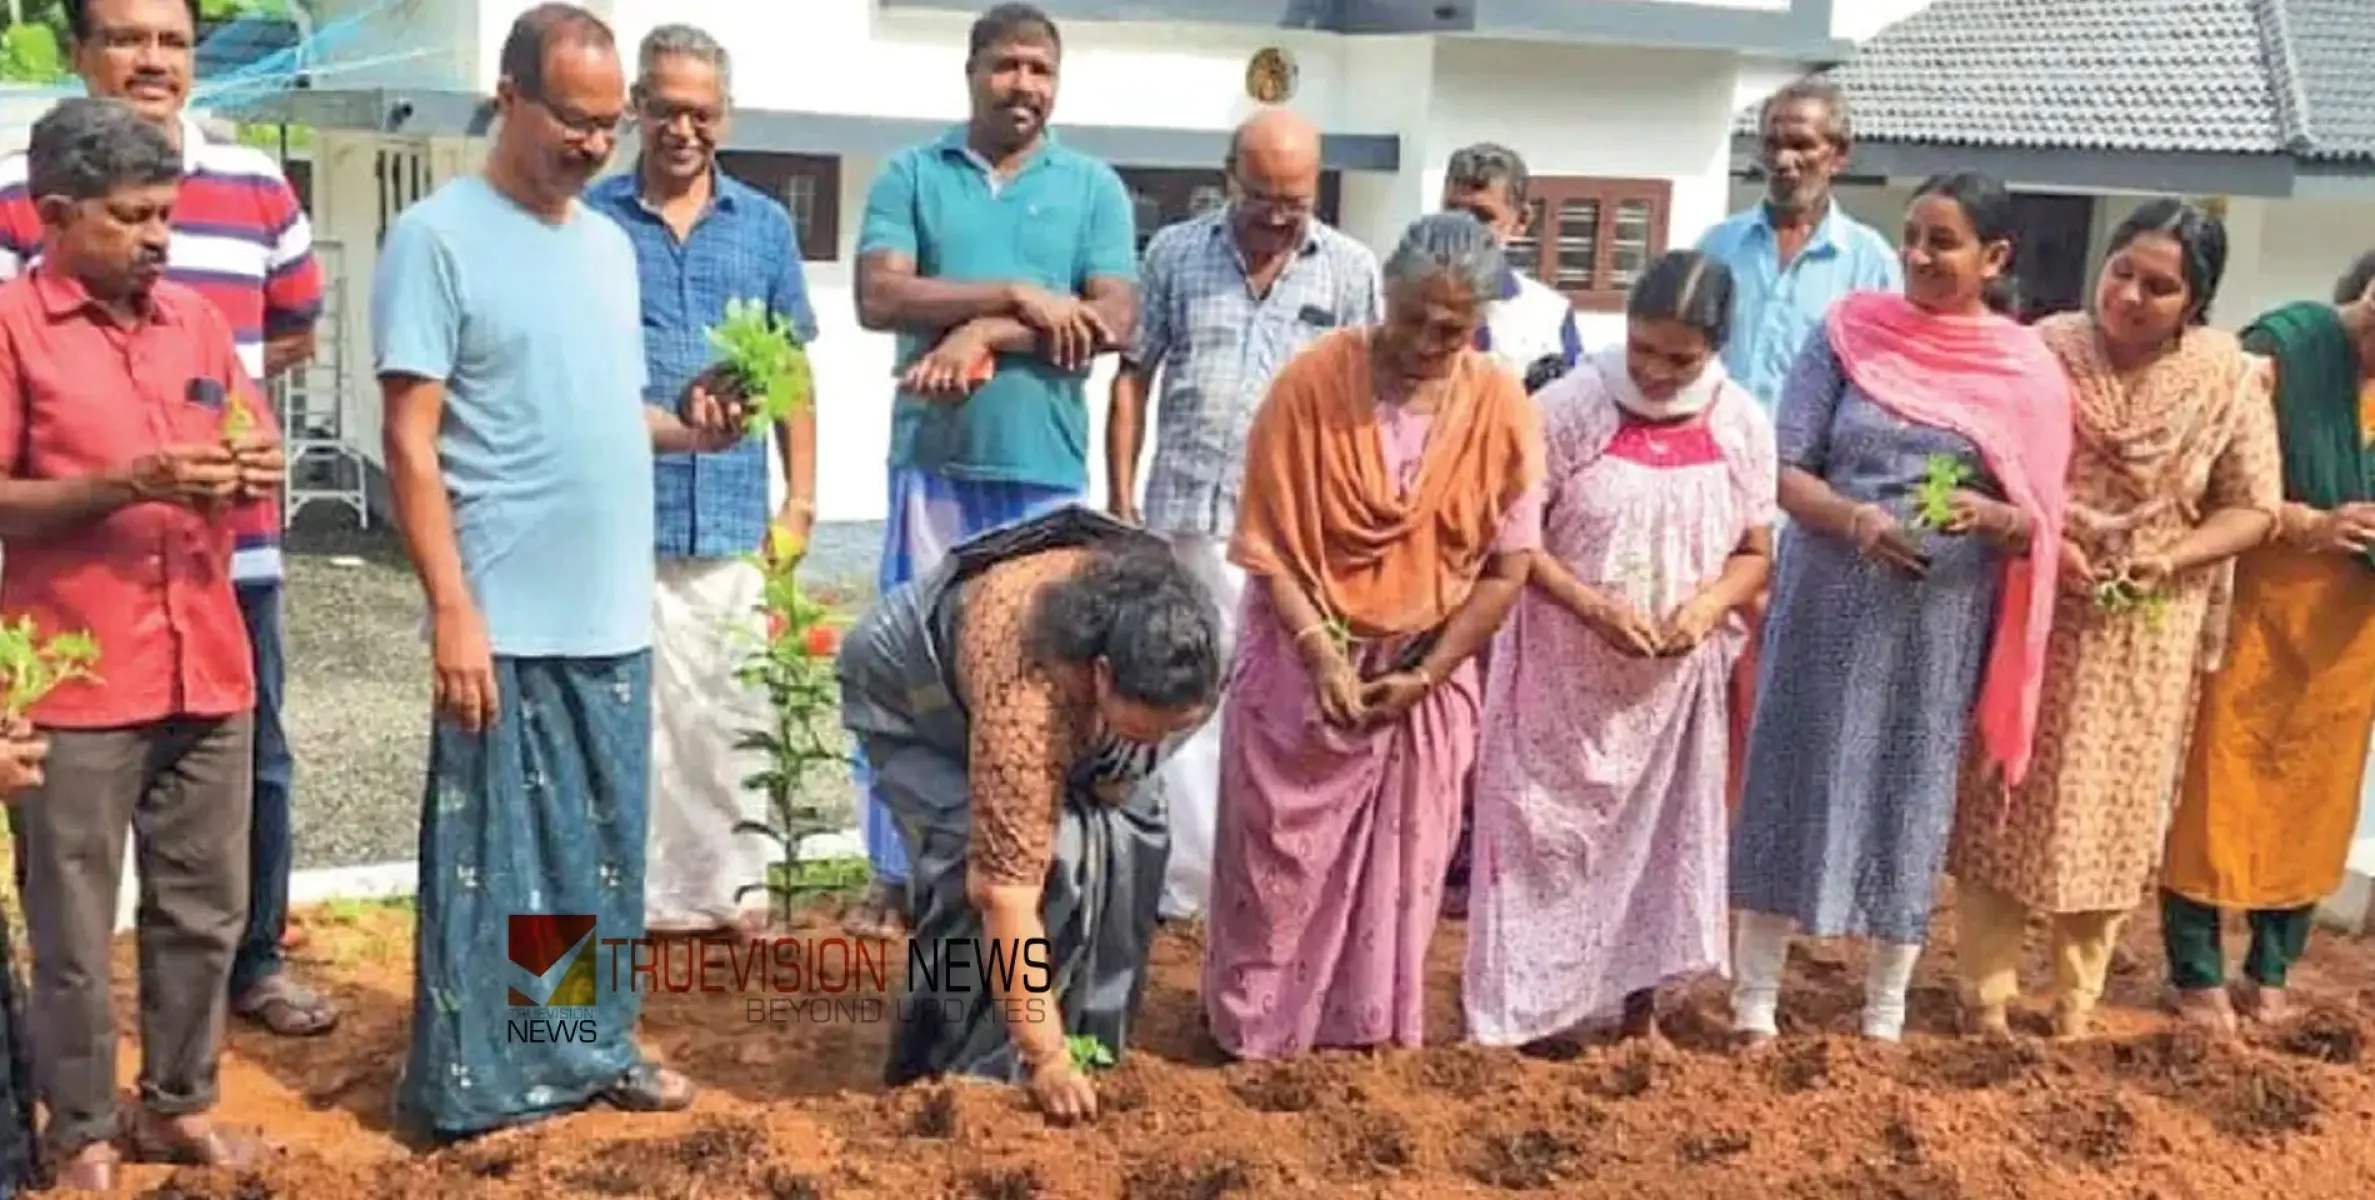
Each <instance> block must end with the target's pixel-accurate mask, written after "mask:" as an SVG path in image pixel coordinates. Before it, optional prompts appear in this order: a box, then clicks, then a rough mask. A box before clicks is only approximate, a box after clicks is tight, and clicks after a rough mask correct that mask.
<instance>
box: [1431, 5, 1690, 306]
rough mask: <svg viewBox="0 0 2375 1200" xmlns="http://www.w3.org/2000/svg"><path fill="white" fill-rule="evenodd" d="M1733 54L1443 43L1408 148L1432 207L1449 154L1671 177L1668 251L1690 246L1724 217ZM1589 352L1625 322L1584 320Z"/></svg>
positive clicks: (1583, 171) (1543, 168) (1551, 169)
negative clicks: (1497, 148)
mask: <svg viewBox="0 0 2375 1200" xmlns="http://www.w3.org/2000/svg"><path fill="white" fill-rule="evenodd" d="M1735 58H1736V56H1734V55H1730V54H1717V53H1709V52H1701V51H1683V50H1655V49H1642V48H1616V47H1601V46H1565V45H1545V44H1534V43H1514V42H1491V41H1480V40H1446V41H1445V42H1443V43H1442V44H1440V45H1439V46H1437V48H1436V52H1435V81H1434V93H1435V95H1434V104H1433V113H1432V115H1431V119H1430V120H1429V122H1428V126H1427V131H1426V136H1425V139H1424V141H1423V142H1422V143H1421V144H1420V145H1419V146H1418V147H1417V151H1418V153H1417V155H1416V156H1415V158H1414V156H1413V154H1412V150H1413V147H1412V146H1410V145H1408V144H1405V145H1404V146H1403V158H1404V164H1405V169H1406V170H1407V169H1409V168H1410V167H1413V166H1415V167H1416V169H1417V171H1418V173H1419V175H1420V190H1421V192H1422V194H1423V195H1424V196H1425V197H1427V198H1428V199H1429V201H1430V202H1431V200H1432V197H1433V196H1434V195H1435V194H1436V193H1437V192H1438V191H1439V190H1440V189H1441V187H1442V180H1443V171H1444V167H1445V166H1446V165H1447V164H1448V161H1449V159H1450V157H1451V153H1452V151H1454V150H1456V149H1458V148H1459V147H1460V146H1462V145H1464V144H1467V143H1469V142H1473V141H1480V140H1491V141H1497V142H1502V143H1504V144H1507V145H1509V146H1511V147H1513V148H1514V149H1516V150H1517V151H1518V152H1519V153H1521V154H1524V155H1525V156H1526V166H1527V167H1528V169H1530V170H1531V171H1532V172H1533V173H1534V174H1536V175H1600V176H1616V177H1622V178H1663V179H1670V180H1672V181H1673V185H1674V192H1673V208H1672V216H1671V220H1670V222H1669V225H1668V229H1667V239H1666V242H1667V245H1668V246H1669V247H1672V246H1683V245H1688V244H1690V242H1691V240H1692V239H1694V238H1696V237H1697V236H1698V234H1699V231H1700V230H1702V229H1704V228H1706V227H1707V226H1708V225H1709V224H1711V223H1713V222H1714V221H1716V220H1719V219H1721V217H1722V216H1723V214H1724V212H1725V209H1726V205H1727V201H1728V195H1727V192H1728V187H1729V176H1728V171H1729V166H1730V161H1731V133H1730V125H1731V119H1732V112H1733V98H1734V94H1735V89H1736V86H1737V76H1736V73H1735ZM1581 324H1582V325H1583V334H1584V340H1585V342H1586V343H1587V344H1591V345H1599V344H1602V343H1605V342H1608V341H1612V340H1614V339H1615V338H1616V337H1617V336H1619V334H1620V333H1621V331H1622V329H1623V321H1622V319H1621V318H1620V317H1617V316H1615V315H1613V314H1585V315H1584V318H1583V320H1582V322H1581Z"/></svg>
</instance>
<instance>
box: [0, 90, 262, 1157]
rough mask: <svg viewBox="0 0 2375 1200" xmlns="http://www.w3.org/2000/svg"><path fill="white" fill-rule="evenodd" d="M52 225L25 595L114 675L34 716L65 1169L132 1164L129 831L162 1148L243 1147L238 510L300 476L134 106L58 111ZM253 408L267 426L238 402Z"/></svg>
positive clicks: (5, 421) (49, 1059)
mask: <svg viewBox="0 0 2375 1200" xmlns="http://www.w3.org/2000/svg"><path fill="white" fill-rule="evenodd" d="M29 158H30V163H29V171H28V174H29V185H30V190H31V192H32V194H33V195H34V197H35V200H36V203H37V205H38V206H39V208H40V211H41V215H42V221H43V224H44V227H45V231H46V232H45V235H44V237H43V241H42V255H41V258H40V260H39V261H38V262H37V263H36V264H35V265H34V267H33V269H32V270H31V271H30V272H28V273H27V274H25V275H23V276H21V277H19V278H18V279H16V280H13V281H11V282H10V283H8V284H6V285H4V286H0V539H4V540H5V543H6V547H7V555H8V568H7V571H6V573H5V575H4V576H0V615H5V616H6V617H7V618H8V619H10V620H17V619H22V618H27V617H29V618H31V619H32V621H33V623H34V625H35V626H36V627H37V629H39V630H40V631H41V632H42V633H43V634H44V635H47V634H50V633H54V632H57V631H61V630H78V629H80V630H89V631H90V633H91V635H92V637H93V638H94V640H95V641H96V642H97V643H98V647H99V661H98V664H97V671H98V675H99V677H100V681H80V680H77V681H69V682H67V683H65V684H63V685H61V686H60V687H59V688H58V689H57V690H56V691H54V692H52V693H50V695H49V696H48V697H47V698H45V699H44V700H42V701H41V702H40V703H39V704H38V705H36V706H35V707H34V709H33V712H32V713H31V714H30V715H31V717H32V719H33V722H34V724H35V725H36V726H37V727H38V729H39V730H40V732H41V733H43V734H45V735H47V737H48V738H49V743H50V745H49V754H48V761H47V763H46V764H45V773H46V776H47V777H46V779H45V780H44V782H43V783H42V784H41V786H40V787H38V788H36V789H34V790H33V791H31V792H29V793H28V794H27V795H26V796H25V798H24V800H23V802H22V803H21V804H20V805H18V806H17V807H16V808H15V809H14V810H13V811H12V813H11V818H12V820H13V821H14V823H15V824H16V826H17V832H18V837H19V841H18V845H19V846H20V847H21V851H20V852H21V853H23V854H24V855H25V856H26V863H25V894H24V903H25V920H26V925H27V928H28V931H29V933H30V935H31V940H32V943H33V980H32V995H31V1003H30V1005H29V1006H28V1016H29V1023H30V1027H31V1034H30V1037H29V1038H28V1041H30V1043H31V1044H32V1047H33V1061H34V1087H35V1091H36V1093H37V1095H38V1098H39V1100H40V1101H41V1103H42V1104H43V1105H44V1106H45V1107H46V1108H47V1110H48V1113H49V1122H48V1126H47V1128H46V1129H45V1130H44V1132H43V1142H44V1143H45V1147H46V1149H47V1150H48V1151H49V1153H50V1154H51V1155H52V1156H53V1161H55V1162H57V1163H58V1164H59V1173H58V1183H59V1186H61V1187H65V1188H70V1189H72V1188H80V1189H89V1190H104V1189H106V1188H108V1187H110V1186H112V1184H113V1182H114V1174H115V1163H116V1161H117V1152H116V1149H115V1147H114V1145H113V1144H112V1142H113V1140H114V1139H115V1138H116V1136H117V1134H118V1123H117V1119H116V1079H115V1023H114V1016H113V1013H112V1010H111V1008H110V1005H109V975H110V973H111V971H110V942H111V940H112V935H113V932H114V927H115V911H116V893H117V888H118V886H119V884H120V882H121V872H122V870H123V863H124V840H125V836H126V834H127V832H130V833H132V834H134V835H136V837H137V841H138V853H139V862H140V892H141V895H140V929H139V937H140V942H141V951H142V953H141V959H142V963H141V970H142V979H141V981H140V990H141V996H142V1005H141V1015H140V1024H141V1029H140V1043H141V1054H142V1060H143V1061H142V1064H141V1071H140V1081H139V1091H140V1098H141V1102H142V1103H141V1107H142V1111H141V1113H140V1114H139V1117H138V1119H136V1120H135V1121H133V1122H131V1123H130V1124H129V1126H128V1128H127V1132H128V1133H129V1135H130V1137H129V1139H128V1140H129V1142H130V1144H131V1145H132V1147H133V1148H134V1150H135V1152H136V1153H137V1154H139V1155H140V1156H141V1157H143V1158H146V1159H151V1160H155V1161H176V1162H195V1163H202V1164H207V1165H224V1166H233V1167H237V1166H241V1165H244V1164H245V1163H247V1162H249V1161H252V1160H253V1158H254V1156H255V1150H256V1148H255V1146H254V1144H253V1143H252V1142H249V1141H246V1140H244V1139H238V1138H234V1137H232V1136H230V1135H228V1134H226V1133H225V1132H223V1131H221V1130H219V1129H217V1128H216V1127H215V1126H214V1125H213V1124H212V1123H211V1122H210V1121H209V1120H208V1118H207V1116H206V1113H207V1111H208V1110H209V1109H211V1108H212V1107H213V1106H214V1103H215V1098H216V1096H215V1092H216V1062H217V1059H218V1057H219V1054H220V1050H221V1039H222V1032H221V1031H222V1027H223V1018H224V1008H225V1005H226V1003H227V998H226V995H225V988H226V984H227V980H228V978H229V973H230V969H231V958H232V953H233V950H234V948H235V946H236V945H237V943H238V940H239V936H240V932H241V930H242V928H243V926H244V923H245V920H246V915H247V890H248V878H247V875H248V872H247V841H248V815H249V783H250V771H251V765H250V754H251V741H252V737H253V728H254V724H253V717H252V713H251V710H252V709H253V708H254V706H255V691H256V684H255V673H254V670H253V668H252V666H251V664H250V662H249V657H248V644H247V634H246V631H245V629H244V628H243V626H242V623H241V619H240V611H239V602H238V600H237V598H236V597H235V596H234V594H233V591H232V583H231V571H230V565H231V547H232V542H233V539H234V534H233V530H232V523H231V521H230V519H229V513H230V510H231V509H232V508H233V507H234V506H236V505H238V504H241V503H244V502H247V501H250V500H252V499H254V498H255V497H256V496H258V495H263V494H268V493H269V492H270V491H271V489H273V488H275V487H278V486H279V484H280V478H281V471H282V461H281V452H280V448H279V444H278V435H277V431H276V430H274V428H273V425H272V418H271V409H270V406H269V405H268V404H266V403H264V402H263V399H262V397H261V396H259V395H258V394H257V392H256V389H255V386H254V384H253V383H251V382H250V381H249V379H248V375H247V373H246V372H245V371H244V370H242V369H241V367H240V365H239V362H238V359H237V358H236V357H235V354H234V351H233V346H232V336H231V328H230V325H229V323H228V322H227V321H226V320H225V319H224V317H223V315H222V313H221V312H220V311H218V310H217V309H216V308H215V307H214V306H213V305H212V304H210V303H208V302H207V301H206V300H205V299H204V298H203V297H201V296H199V295H198V294H197V293H196V292H193V291H191V290H189V289H187V288H184V287H182V286H180V285H177V284H173V283H169V282H166V281H165V280H164V278H163V276H164V272H165V259H166V245H167V239H168V237H169V233H170V230H171V222H172V216H173V204H174V199H175V192H176V188H177V186H178V184H179V182H180V179H181V172H182V163H181V156H180V155H179V154H178V153H177V152H176V151H175V149H174V147H173V144H172V142H171V141H170V140H168V139H167V138H166V136H165V135H164V134H163V133H162V132H161V131H159V130H158V129H157V128H156V127H155V126H154V125H151V124H149V123H147V122H145V121H143V120H142V119H141V118H140V116H139V115H138V114H137V113H136V112H135V111H134V110H133V109H132V108H130V107H129V106H127V105H125V104H124V103H123V102H121V101H117V100H92V99H75V100H67V101H64V102H63V103H61V104H59V105H58V107H57V108H55V109H53V110H51V112H50V113H49V115H47V116H45V117H43V118H42V119H41V120H40V122H39V123H37V124H35V125H34V127H33V138H32V146H31V149H30V151H29ZM233 406H239V407H242V408H244V409H245V410H246V416H245V419H244V423H245V424H246V425H247V426H248V428H247V431H246V432H235V431H234V429H233V428H232V426H231V424H230V419H232V417H231V414H232V408H233Z"/></svg>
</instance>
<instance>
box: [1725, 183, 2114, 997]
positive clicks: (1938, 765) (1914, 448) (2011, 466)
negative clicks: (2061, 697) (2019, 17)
mask: <svg viewBox="0 0 2375 1200" xmlns="http://www.w3.org/2000/svg"><path fill="white" fill-rule="evenodd" d="M2012 234H2013V215H2012V199H2011V196H2010V195H2009V194H2008V193H2007V192H2006V191H2005V190H2004V187H2003V185H2001V184H1999V183H1997V182H1995V181H1994V180H1992V179H1989V178H1987V177H1986V176H1983V175H1977V174H1972V173H1968V172H1964V173H1956V174H1952V175H1944V176H1939V177H1936V178H1933V179H1931V180H1929V181H1928V182H1926V183H1924V184H1923V185H1922V187H1921V189H1920V190H1919V191H1918V192H1916V193H1915V195H1914V200H1913V203H1912V205H1911V206H1910V208H1908V210H1907V212H1906V215H1905V228H1904V235H1903V241H1902V243H1901V244H1902V251H1901V253H1902V255H1903V258H1904V263H1905V276H1906V280H1905V294H1904V295H1902V296H1896V295H1890V294H1886V293H1877V292H1874V293H1862V294H1859V295H1855V296H1850V297H1848V298H1847V299H1845V300H1842V301H1840V302H1839V303H1838V304H1837V305H1835V306H1834V307H1833V308H1832V309H1831V312H1830V315H1829V317H1828V318H1827V320H1826V321H1825V322H1824V330H1823V333H1822V335H1821V336H1818V337H1815V338H1812V339H1810V340H1809V341H1808V343H1807V346H1806V349H1805V350H1804V352H1803V353H1802V355H1801V356H1800V358H1799V360H1798V365H1797V367H1796V369H1795V370H1794V371H1793V373H1792V374H1791V376H1790V380H1789V383H1788V385H1787V387H1785V388H1784V390H1783V393H1782V397H1781V402H1780V405H1779V408H1778V411H1777V412H1776V414H1775V434H1776V440H1777V443H1778V446H1779V450H1780V457H1781V478H1780V495H1781V507H1782V508H1783V510H1784V511H1786V512H1787V513H1788V514H1789V516H1790V521H1789V523H1788V525H1787V526H1786V527H1785V528H1784V530H1783V533H1782V538H1781V548H1780V557H1779V562H1778V563H1777V566H1776V570H1775V572H1774V581H1773V595H1772V608H1771V615H1770V617H1769V619H1768V622H1767V624H1766V627H1765V646H1764V658H1763V662H1762V663H1761V664H1760V665H1759V692H1758V700H1757V709H1756V718H1755V723H1754V726H1753V728H1752V729H1751V731H1750V733H1749V749H1748V770H1747V774H1746V777H1745V780H1744V782H1743V786H1742V789H1741V793H1742V794H1741V798H1740V811H1739V815H1738V819H1737V822H1736V824H1735V827H1734V830H1733V835H1732V863H1731V865H1732V879H1731V886H1732V906H1733V907H1734V908H1735V909H1736V910H1738V912H1739V921H1738V925H1737V929H1736V931H1735V935H1734V938H1735V940H1734V943H1733V968H1734V970H1735V972H1736V975H1737V977H1736V980H1735V984H1734V990H1733V996H1732V1005H1733V1023H1734V1027H1735V1028H1736V1029H1737V1030H1738V1031H1739V1032H1740V1033H1741V1034H1742V1035H1743V1036H1745V1037H1746V1038H1748V1039H1749V1040H1751V1041H1759V1040H1763V1039H1765V1038H1769V1037H1771V1036H1773V1035H1774V1034H1775V1033H1776V1032H1777V1028H1778V1027H1777V1023H1776V1008H1777V1003H1778V997H1779V992H1780V984H1781V974H1782V968H1783V965H1784V963H1785V961H1786V959H1787V957H1788V953H1789V941H1790V938H1791V937H1792V936H1793V935H1805V936H1811V937H1843V936H1852V937H1860V938H1865V939H1868V940H1869V941H1870V942H1871V943H1872V944H1871V955H1870V962H1869V964H1868V971H1867V974H1866V977H1865V984H1864V1015H1863V1031H1864V1034H1865V1036H1867V1037H1871V1038H1875V1039H1879V1040H1883V1041H1895V1040H1897V1039H1898V1038H1899V1037H1900V1036H1902V1034H1903V1032H1904V1026H1905V989H1906V986H1907V984H1908V983H1909V982H1910V981H1911V979H1912V976H1913V967H1914V963H1915V961H1916V960H1917V959H1919V958H1920V956H1921V947H1922V942H1923V941H1924V939H1925V938H1926V937H1927V936H1928V933H1929V923H1930V910H1931V905H1932V901H1933V898H1934V896H1935V893H1936V888H1937V880H1938V875H1939V870H1940V867H1941V866H1942V864H1943V862H1944V860H1945V856H1946V848H1947V841H1948V837H1949V834H1950V833H1951V831H1952V829H1953V824H1954V809H1955V796H1956V784H1957V780H1958V777H1959V774H1960V768H1961V766H1962V761H1963V757H1964V754H1965V751H1966V747H1967V744H1968V743H1974V742H1975V743H1976V744H1975V745H1971V746H1969V748H1970V749H1972V750H1975V751H1976V752H1977V753H1978V755H1979V756H1980V758H1981V760H1982V761H1983V762H1984V763H1985V764H1986V765H1985V767H1984V768H1983V769H1984V770H1987V771H1991V772H1995V773H1999V774H2001V775H2002V776H2003V777H2004V778H2005V779H2007V780H2009V781H2011V782H2013V783H2018V782H2019V781H2020V780H2021V778H2022V777H2023V776H2024V775H2025V774H2026V772H2027V770H2028V760H2029V746H2030V742H2031V740H2032V736H2033V731H2034V729H2035V727H2036V723H2037V708H2038V696H2039V693H2040V690H2041V683H2042V679H2043V675H2044V667H2045V649H2046V642H2047V635H2048V634H2049V633H2050V632H2051V626H2052V618H2053V606H2054V589H2055V584H2056V580H2057V572H2058V566H2059V557H2058V554H2056V553H2055V552H2054V551H2055V550H2057V549H2058V547H2059V546H2060V545H2061V537H2062V515H2063V509H2064V507H2065V485H2064V475H2065V473H2066V472H2067V470H2068V469H2069V463H2070V439H2071V433H2070V385H2069V381H2068V379H2067V377H2066V376H2064V375H2063V373H2062V370H2061V365H2060V363H2059V362H2058V360H2056V359H2055V358H2054V356H2053V355H2052V353H2051V352H2049V351H2048V350H2047V349H2046V347H2045V344H2044V342H2043V341H2042V340H2041V339H2039V338H2038V337H2037V335H2036V334H2035V332H2034V331H2032V330H2029V329H2026V328H2024V327H2022V326H2020V325H2019V324H2017V323H2015V322H2013V321H2011V320H2009V319H2007V318H2005V317H2004V316H2002V315H2000V312H1998V311H1991V309H1996V308H1997V307H1998V306H1999V305H2002V304H2005V303H2007V302H2008V299H2009V297H2008V289H2007V288H2006V287H2005V281H2006V272H2007V270H2008V269H2009V263H2010V259H2011V255H2012ZM2031 546H2041V547H2045V548H2046V552H2045V553H2032V552H2031V550H2030V547H2031Z"/></svg>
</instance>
